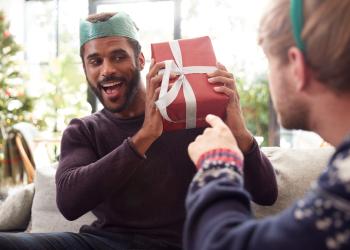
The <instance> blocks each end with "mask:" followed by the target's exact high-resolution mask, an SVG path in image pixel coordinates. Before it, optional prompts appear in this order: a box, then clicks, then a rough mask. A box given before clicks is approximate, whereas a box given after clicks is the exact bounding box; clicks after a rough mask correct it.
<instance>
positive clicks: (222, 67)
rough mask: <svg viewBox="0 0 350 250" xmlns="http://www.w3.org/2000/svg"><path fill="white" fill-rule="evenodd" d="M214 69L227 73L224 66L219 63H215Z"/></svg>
mask: <svg viewBox="0 0 350 250" xmlns="http://www.w3.org/2000/svg"><path fill="white" fill-rule="evenodd" d="M216 67H217V68H218V69H221V70H224V71H227V69H226V67H225V65H223V64H221V63H220V62H216Z"/></svg>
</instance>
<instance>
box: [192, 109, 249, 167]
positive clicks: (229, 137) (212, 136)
mask: <svg viewBox="0 0 350 250" xmlns="http://www.w3.org/2000/svg"><path fill="white" fill-rule="evenodd" d="M205 120H206V121H207V122H208V123H209V125H210V126H211V127H209V128H206V129H205V130H204V132H203V134H202V135H199V136H197V138H196V139H195V141H194V142H192V143H191V144H190V145H189V146H188V154H189V156H190V158H191V160H192V161H193V162H194V164H197V162H198V159H199V157H200V156H201V155H202V154H204V153H206V152H208V151H211V150H214V149H231V150H234V151H235V152H237V154H240V155H241V154H242V153H241V151H240V149H239V148H238V146H237V142H236V139H235V137H234V136H233V134H232V133H231V130H230V129H229V128H228V127H227V125H226V124H225V123H224V122H223V121H222V120H221V119H220V118H219V117H218V116H215V115H207V117H206V118H205ZM241 156H242V159H243V155H241Z"/></svg>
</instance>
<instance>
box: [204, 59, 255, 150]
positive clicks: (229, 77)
mask: <svg viewBox="0 0 350 250" xmlns="http://www.w3.org/2000/svg"><path fill="white" fill-rule="evenodd" d="M217 68H218V69H217V70H216V71H215V72H213V73H211V74H208V77H209V79H208V81H209V82H210V83H212V84H220V86H215V87H214V91H216V92H218V93H223V94H225V95H227V96H228V97H229V103H228V105H227V109H226V120H225V123H226V124H227V126H228V127H229V128H230V130H231V132H232V133H233V134H234V136H235V138H236V139H237V143H238V146H239V148H240V149H241V150H242V152H243V153H246V152H248V151H249V150H250V149H251V147H252V144H253V136H252V134H251V133H250V132H249V130H248V129H247V127H246V125H245V122H244V118H243V115H242V110H241V106H240V103H239V94H238V91H237V88H236V81H235V78H234V76H233V74H231V73H230V72H228V71H227V69H226V68H225V66H224V65H222V64H220V63H217ZM222 84H223V85H222Z"/></svg>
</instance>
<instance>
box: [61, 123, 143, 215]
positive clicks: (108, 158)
mask: <svg viewBox="0 0 350 250" xmlns="http://www.w3.org/2000/svg"><path fill="white" fill-rule="evenodd" d="M89 133H90V132H89V130H88V129H87V128H86V127H85V126H84V124H83V122H82V121H81V120H79V119H74V120H72V122H71V123H70V125H69V126H68V127H67V129H66V130H65V132H64V134H63V137H62V142H61V155H60V160H59V167H58V170H57V173H56V189H57V198H56V201H57V206H58V208H59V210H60V211H61V213H62V214H63V215H64V216H65V217H66V218H67V219H68V220H75V219H77V218H78V217H80V216H82V215H83V214H85V213H86V212H88V211H91V210H92V209H94V208H95V207H96V206H98V205H99V204H100V203H101V202H102V201H104V200H105V199H106V198H108V196H109V195H110V194H111V193H112V192H116V191H118V190H119V189H121V188H122V187H123V185H124V184H125V183H126V182H127V181H128V180H129V179H130V177H131V176H132V175H133V173H134V172H135V170H136V168H137V167H138V166H140V165H141V164H142V163H143V161H144V158H143V157H142V156H140V155H139V154H137V153H136V152H135V150H134V149H133V148H132V147H131V146H130V144H129V143H128V139H125V140H124V141H123V143H122V144H121V145H120V146H118V147H117V148H115V149H114V150H113V151H111V152H110V153H109V154H107V155H105V156H103V157H100V156H98V155H97V152H96V149H94V146H93V142H92V141H91V139H92V136H91V135H90V134H89Z"/></svg>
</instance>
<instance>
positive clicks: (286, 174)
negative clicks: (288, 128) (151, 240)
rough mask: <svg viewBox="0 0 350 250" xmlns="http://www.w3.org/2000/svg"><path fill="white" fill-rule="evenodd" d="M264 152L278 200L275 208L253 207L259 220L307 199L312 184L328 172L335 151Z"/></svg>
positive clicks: (289, 150)
mask: <svg viewBox="0 0 350 250" xmlns="http://www.w3.org/2000/svg"><path fill="white" fill-rule="evenodd" d="M262 151H263V152H264V153H265V155H266V156H267V157H268V158H269V160H270V161H271V163H272V165H273V167H274V169H275V171H276V177H277V185H278V198H277V201H276V202H275V204H274V205H273V206H259V205H256V204H254V203H253V204H252V209H253V211H254V213H255V215H256V217H258V218H262V217H265V216H268V215H273V214H276V213H278V212H281V211H282V210H283V209H285V208H287V207H289V206H290V205H292V204H293V202H294V201H296V200H297V199H299V198H301V197H303V196H304V194H305V193H306V192H307V190H308V189H309V188H310V185H311V183H312V182H313V181H316V180H317V178H318V176H319V175H320V173H321V172H322V171H323V170H324V169H325V168H326V166H327V162H328V160H329V159H330V156H331V155H332V154H333V152H334V148H332V147H322V148H312V149H311V148H310V149H286V148H279V147H265V148H262Z"/></svg>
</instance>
